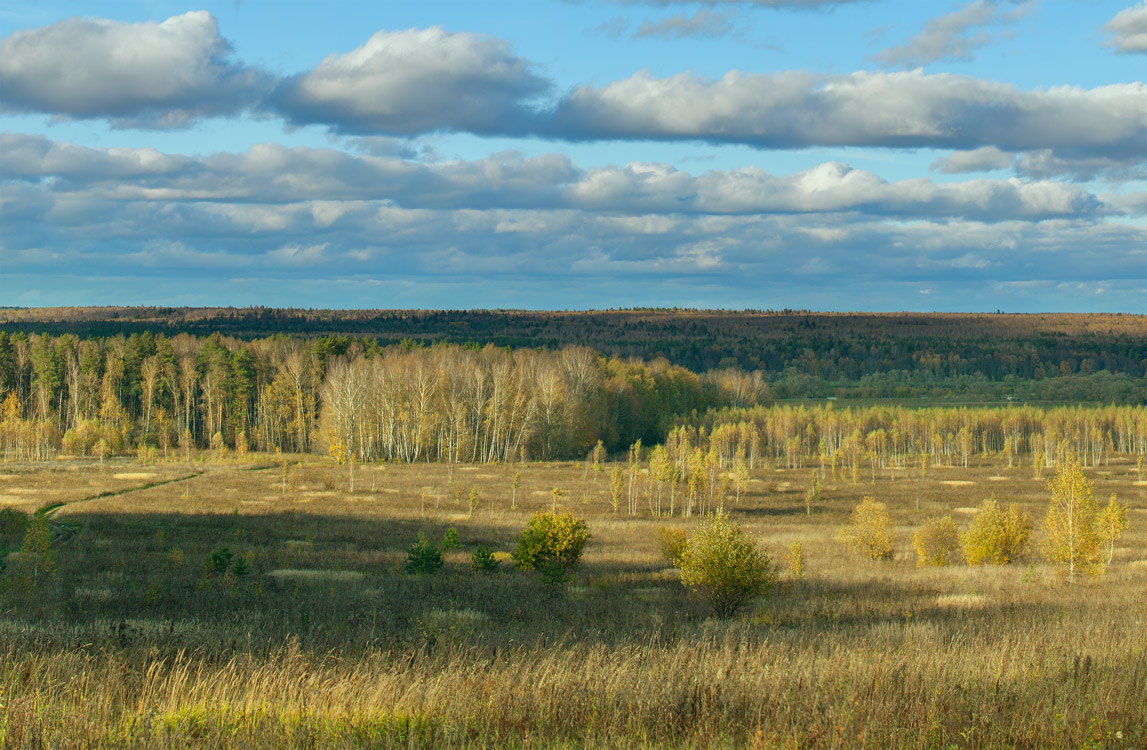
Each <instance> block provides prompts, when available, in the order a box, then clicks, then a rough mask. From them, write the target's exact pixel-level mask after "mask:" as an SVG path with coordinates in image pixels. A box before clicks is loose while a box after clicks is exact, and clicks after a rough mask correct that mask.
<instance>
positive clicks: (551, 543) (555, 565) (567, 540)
mask: <svg viewBox="0 0 1147 750" xmlns="http://www.w3.org/2000/svg"><path fill="white" fill-rule="evenodd" d="M588 539H589V532H588V530H587V528H586V523H585V521H583V520H582V519H580V518H574V517H573V516H572V515H570V514H569V513H558V512H556V511H555V512H550V513H535V514H534V515H533V516H531V517H530V522H529V524H528V525H527V526H526V528H525V529H523V530H522V533H521V535H520V536H519V537H518V549H517V550H516V551H515V552H514V554H513V555H512V556H513V558H514V563H515V564H516V565H517V566H518V569H519V570H536V571H538V572H539V573H540V574H541V576H542V580H543V581H545V582H546V583H563V582H564V581H565V580H566V579H567V578H569V576H570V574H571V573H572V572H573V570H574V568H576V567H577V565H578V563H579V562H580V561H581V552H582V549H583V548H584V547H585V543H586V541H588Z"/></svg>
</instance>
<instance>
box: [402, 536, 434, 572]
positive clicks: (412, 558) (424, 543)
mask: <svg viewBox="0 0 1147 750" xmlns="http://www.w3.org/2000/svg"><path fill="white" fill-rule="evenodd" d="M441 569H442V552H440V551H439V549H438V547H436V546H435V545H434V544H432V543H431V542H430V540H429V539H427V538H426V533H425V532H422V531H420V532H418V537H417V538H416V539H415V540H414V544H412V545H410V549H408V550H406V573H407V574H408V575H422V574H423V573H436V572H438V571H439V570H441Z"/></svg>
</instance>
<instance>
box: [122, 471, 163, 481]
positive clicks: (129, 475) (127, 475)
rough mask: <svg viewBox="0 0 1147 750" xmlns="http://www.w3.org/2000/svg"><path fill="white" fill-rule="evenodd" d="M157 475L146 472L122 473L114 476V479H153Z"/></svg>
mask: <svg viewBox="0 0 1147 750" xmlns="http://www.w3.org/2000/svg"><path fill="white" fill-rule="evenodd" d="M154 476H155V474H151V473H149V472H146V471H121V472H120V473H119V474H112V479H151V478H153V477H154Z"/></svg>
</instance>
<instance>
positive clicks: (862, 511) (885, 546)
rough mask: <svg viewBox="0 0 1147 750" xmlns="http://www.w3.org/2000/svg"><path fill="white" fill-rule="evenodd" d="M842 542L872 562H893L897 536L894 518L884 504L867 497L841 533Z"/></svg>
mask: <svg viewBox="0 0 1147 750" xmlns="http://www.w3.org/2000/svg"><path fill="white" fill-rule="evenodd" d="M839 539H840V541H842V542H843V543H844V544H846V545H848V546H849V547H851V548H852V549H853V550H854V551H855V552H857V553H859V554H861V555H864V556H865V557H867V558H869V559H872V560H891V559H892V558H893V556H894V546H895V543H896V534H895V530H894V529H893V526H892V516H890V515H888V508H887V507H885V505H884V503H878V502H876V500H875V498H871V497H866V498H864V500H862V501H861V502H860V504H859V505H857V506H856V507H855V508H854V509H853V511H852V518H851V520H850V521H849V523H848V525H847V526H845V527H844V528H843V529H841V531H840V535H839Z"/></svg>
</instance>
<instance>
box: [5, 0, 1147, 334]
mask: <svg viewBox="0 0 1147 750" xmlns="http://www.w3.org/2000/svg"><path fill="white" fill-rule="evenodd" d="M1145 69H1147V1H1144V2H1139V3H1132V2H1130V0H1116V1H1114V2H1111V1H1108V0H970V1H968V2H926V3H925V2H919V1H918V0H914V1H913V0H904V1H901V0H704V1H701V2H691V1H687V0H524V1H522V2H518V1H517V0H506V1H504V2H495V3H472V2H442V1H439V0H420V2H417V3H410V2H402V3H398V2H389V1H384V0H377V1H374V2H340V1H338V0H335V1H334V2H327V3H317V2H314V1H313V0H307V1H305V2H302V1H299V2H291V1H290V0H276V1H275V2H271V1H270V0H267V1H265V2H263V1H259V0H241V1H239V0H229V1H228V2H215V3H202V4H198V5H194V6H187V5H181V4H176V3H174V2H169V1H168V0H116V2H106V1H101V0H88V1H86V2H78V1H76V0H68V1H64V0H39V1H31V0H24V1H22V2H6V1H5V0H0V305H16V306H55V305H173V306H183V305H190V306H215V305H232V306H248V305H265V306H273V307H303V308H387V309H393V308H448V309H471V308H527V309H604V308H626V307H699V308H732V309H746V308H748V309H783V308H792V309H808V310H825V311H861V310H864V311H898V310H913V311H954V312H979V311H991V312H994V311H996V310H1003V311H1004V312H1041V311H1048V312H1130V313H1147V84H1144V82H1143V77H1144V74H1143V71H1144V70H1145Z"/></svg>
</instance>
